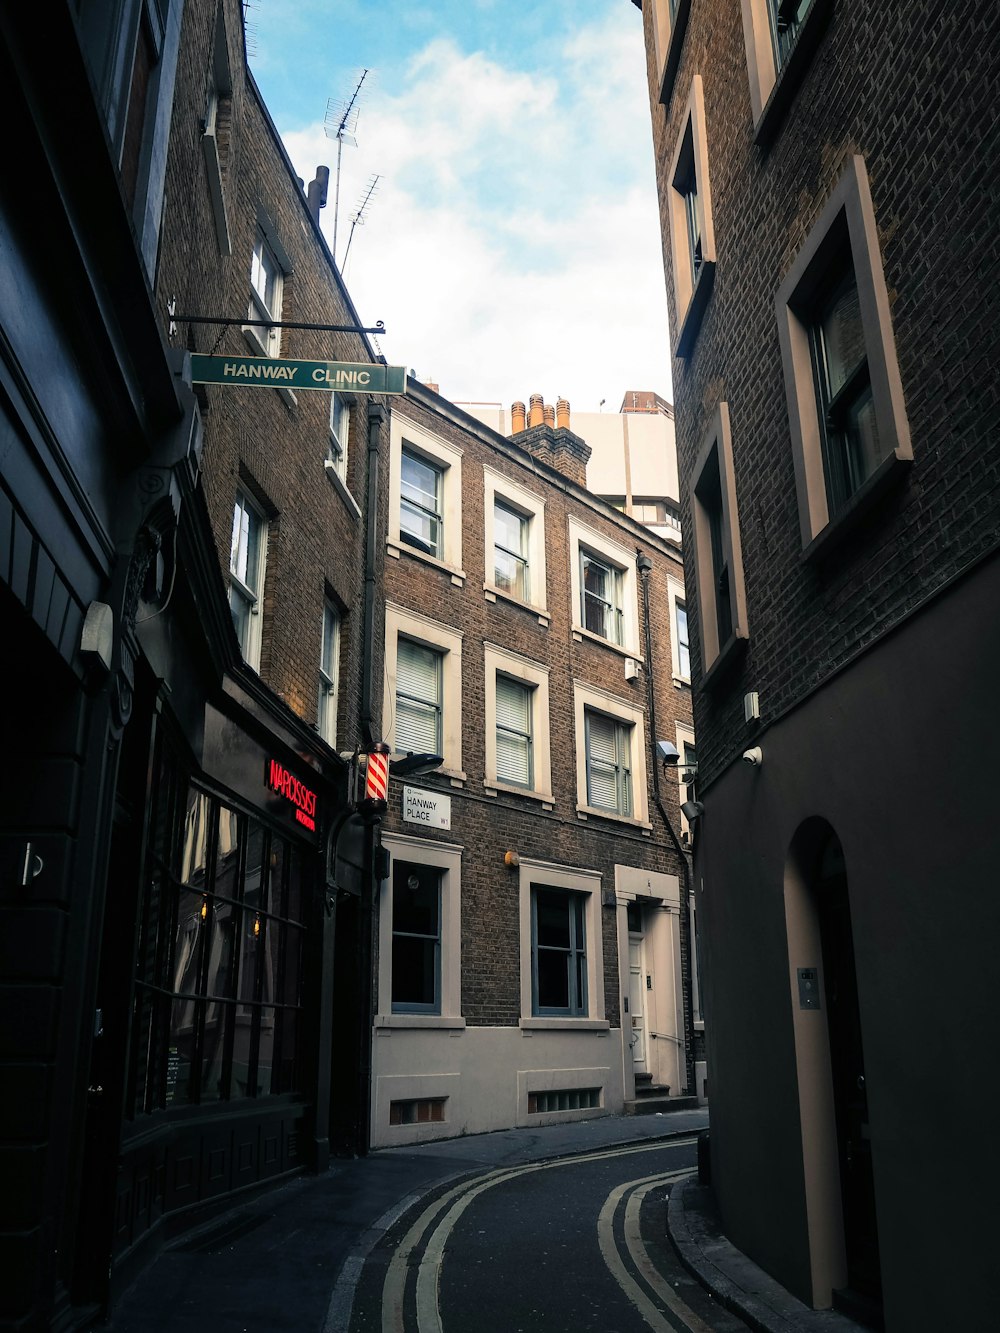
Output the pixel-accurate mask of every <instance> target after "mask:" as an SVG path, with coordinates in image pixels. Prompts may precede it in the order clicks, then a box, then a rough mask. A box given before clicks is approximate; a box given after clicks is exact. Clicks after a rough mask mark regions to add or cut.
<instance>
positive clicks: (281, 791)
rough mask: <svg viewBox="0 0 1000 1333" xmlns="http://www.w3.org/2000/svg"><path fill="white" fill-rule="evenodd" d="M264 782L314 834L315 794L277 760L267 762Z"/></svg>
mask: <svg viewBox="0 0 1000 1333" xmlns="http://www.w3.org/2000/svg"><path fill="white" fill-rule="evenodd" d="M264 781H265V782H266V783H267V785H268V786H269V787H270V789H271V790H272V791H273V792H277V794H278V795H279V796H283V797H284V798H285V800H286V801H289V802H290V803H291V804H292V805H294V806H295V818H296V820H297V821H298V822H299V823H300V824H302V825H304V826H305V827H306V828H307V829H310V830H311V831H312V832H313V833H315V831H316V793H315V792H314V791H310V790H309V788H308V787H307V786H306V785H305V783H304V782H300V781H299V779H298V778H297V777H295V775H294V774H293V773H289V771H288V769H287V768H285V766H284V764H279V763H278V761H277V759H269V760H268V761H267V764H266V766H265V769H264Z"/></svg>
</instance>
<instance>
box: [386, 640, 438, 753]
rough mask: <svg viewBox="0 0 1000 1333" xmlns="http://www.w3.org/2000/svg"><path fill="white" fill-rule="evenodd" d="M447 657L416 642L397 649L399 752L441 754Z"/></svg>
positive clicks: (396, 724) (396, 726)
mask: <svg viewBox="0 0 1000 1333" xmlns="http://www.w3.org/2000/svg"><path fill="white" fill-rule="evenodd" d="M443 658H444V654H443V653H441V652H438V651H437V650H436V649H434V648H428V647H426V645H424V644H422V643H416V642H415V641H414V640H413V639H404V638H402V637H400V638H399V640H398V643H397V648H396V719H395V729H394V735H395V742H396V749H397V750H403V751H412V752H413V753H414V754H440V753H441V745H442V727H441V709H442V690H441V680H442V663H443Z"/></svg>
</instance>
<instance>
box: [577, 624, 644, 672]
mask: <svg viewBox="0 0 1000 1333" xmlns="http://www.w3.org/2000/svg"><path fill="white" fill-rule="evenodd" d="M573 638H574V639H576V641H577V643H583V642H584V641H586V642H588V643H596V644H599V645H600V646H601V647H602V648H610V649H611V651H612V652H613V653H617V654H618V656H619V657H632V658H634V659H635V661H637V662H638V663H639V665H640V666H641V667H644V666H645V665H646V664H645V662H644V661H643V658H642V655H641V653H640V652H639V649H638V648H629V647H627V646H625V647H623V646H622V644H620V643H612V642H611V640H610V639H606V638H605V637H604V635H603V634H595V633H594V631H593V630H590V629H584V628H583V626H582V625H574V626H573Z"/></svg>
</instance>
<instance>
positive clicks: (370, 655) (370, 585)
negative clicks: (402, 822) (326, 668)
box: [361, 403, 386, 745]
mask: <svg viewBox="0 0 1000 1333" xmlns="http://www.w3.org/2000/svg"><path fill="white" fill-rule="evenodd" d="M385 418H386V412H385V408H384V407H383V406H382V405H381V403H372V404H371V405H370V406H369V408H368V493H367V503H366V510H367V513H366V520H365V521H366V527H367V531H366V539H365V597H364V622H363V625H362V631H361V632H362V654H363V661H362V671H361V732H362V736H363V737H364V741H365V744H366V745H371V744H373V743H374V741H375V740H376V739H378V738H377V737H376V736H375V734H374V733H373V731H372V663H373V662H374V660H375V644H374V641H373V637H372V636H373V635H374V633H375V591H376V589H375V549H376V537H377V530H378V436H379V431H380V430H381V429H382V427H383V426H384V425H385Z"/></svg>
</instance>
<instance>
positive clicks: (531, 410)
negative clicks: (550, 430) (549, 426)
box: [528, 393, 545, 427]
mask: <svg viewBox="0 0 1000 1333" xmlns="http://www.w3.org/2000/svg"><path fill="white" fill-rule="evenodd" d="M528 402H529V407H528V426H529V427H531V426H541V425H542V424H543V423H544V420H545V408H544V402H543V399H542V395H541V394H540V393H533V394H532V395H531V397H530V399H529V400H528Z"/></svg>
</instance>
